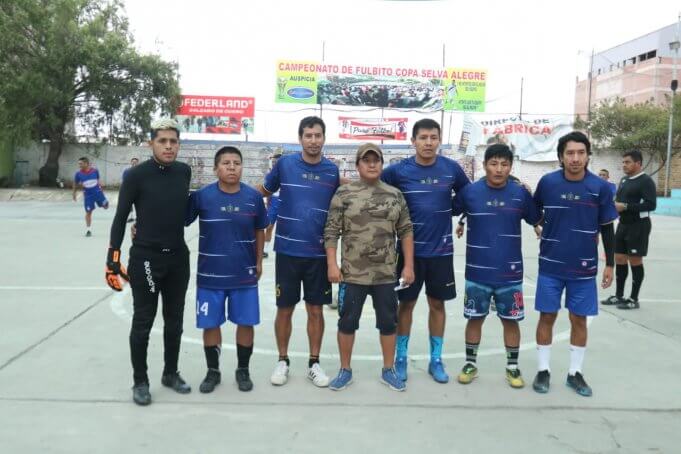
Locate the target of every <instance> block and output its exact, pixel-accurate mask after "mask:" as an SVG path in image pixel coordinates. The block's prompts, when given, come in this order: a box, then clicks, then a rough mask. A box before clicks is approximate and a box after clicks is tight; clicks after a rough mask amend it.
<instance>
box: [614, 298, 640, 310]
mask: <svg viewBox="0 0 681 454" xmlns="http://www.w3.org/2000/svg"><path fill="white" fill-rule="evenodd" d="M640 307H641V305H640V304H639V303H638V301H637V300H633V299H631V298H627V299H625V300H622V302H621V303H619V304H618V305H617V309H625V310H626V309H639V308H640Z"/></svg>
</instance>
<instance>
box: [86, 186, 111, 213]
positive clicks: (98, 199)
mask: <svg viewBox="0 0 681 454" xmlns="http://www.w3.org/2000/svg"><path fill="white" fill-rule="evenodd" d="M83 204H84V205H85V211H87V212H90V211H94V209H95V205H97V206H98V207H104V208H108V207H109V201H108V200H106V196H104V192H102V191H97V192H95V193H93V194H88V193H85V194H83Z"/></svg>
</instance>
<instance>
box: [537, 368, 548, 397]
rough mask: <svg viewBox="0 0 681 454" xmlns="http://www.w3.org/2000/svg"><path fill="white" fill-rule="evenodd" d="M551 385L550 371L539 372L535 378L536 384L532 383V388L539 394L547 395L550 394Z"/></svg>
mask: <svg viewBox="0 0 681 454" xmlns="http://www.w3.org/2000/svg"><path fill="white" fill-rule="evenodd" d="M550 385H551V373H550V372H549V371H548V370H540V371H539V372H537V376H536V377H534V382H532V388H533V389H534V390H535V391H537V392H538V393H542V394H546V393H547V392H549V386H550Z"/></svg>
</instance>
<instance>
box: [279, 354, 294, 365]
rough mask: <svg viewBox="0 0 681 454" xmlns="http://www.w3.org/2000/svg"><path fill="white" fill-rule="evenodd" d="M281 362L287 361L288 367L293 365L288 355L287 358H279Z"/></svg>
mask: <svg viewBox="0 0 681 454" xmlns="http://www.w3.org/2000/svg"><path fill="white" fill-rule="evenodd" d="M279 361H286V365H287V366H290V365H291V361H289V359H288V355H286V356H279Z"/></svg>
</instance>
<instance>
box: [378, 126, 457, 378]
mask: <svg viewBox="0 0 681 454" xmlns="http://www.w3.org/2000/svg"><path fill="white" fill-rule="evenodd" d="M440 140H441V137H440V125H439V124H438V123H437V122H436V121H435V120H431V119H430V118H424V119H422V120H419V121H417V122H416V123H414V127H413V130H412V138H411V143H412V145H413V146H414V149H415V151H416V153H415V154H414V156H412V157H411V158H407V159H404V160H402V161H400V162H398V163H396V164H393V165H391V166H389V167H388V168H387V169H385V171H384V172H383V173H382V174H381V180H383V181H384V182H386V183H388V184H389V185H391V186H395V187H396V188H398V189H399V190H400V191H402V194H403V195H404V198H405V199H406V201H407V206H408V207H409V216H410V218H411V221H412V224H413V228H414V257H415V258H414V272H415V275H416V279H415V281H414V284H412V285H411V286H409V287H407V288H405V289H402V290H400V291H399V292H398V298H399V300H400V304H399V307H398V324H397V352H396V358H395V370H396V371H397V375H398V376H399V377H400V378H401V379H402V380H404V381H406V380H407V350H408V345H409V336H410V332H411V324H412V313H413V312H414V306H415V305H416V300H417V299H418V296H419V293H420V292H421V288H422V287H423V286H424V284H425V287H426V297H427V300H428V309H429V316H428V330H429V340H430V362H429V365H428V373H429V374H430V375H431V376H432V377H433V379H434V380H435V381H436V382H438V383H447V382H448V381H449V375H448V374H447V372H446V371H445V367H444V364H443V363H442V345H443V342H444V331H445V320H446V314H445V305H444V302H445V301H446V300H451V299H454V298H456V287H455V284H454V260H453V255H454V243H453V241H452V193H453V192H458V191H460V190H461V189H462V188H463V187H464V186H466V185H467V184H469V183H470V181H469V180H468V177H467V176H466V174H465V173H464V171H463V169H462V168H461V166H460V165H459V164H458V163H457V162H455V161H453V160H452V159H449V158H446V157H444V156H442V155H440V154H438V149H439V148H440ZM399 247H400V243H398V250H399ZM403 264H404V261H403V260H402V255H400V256H399V258H398V262H397V268H398V273H400V272H401V270H402V266H403Z"/></svg>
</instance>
